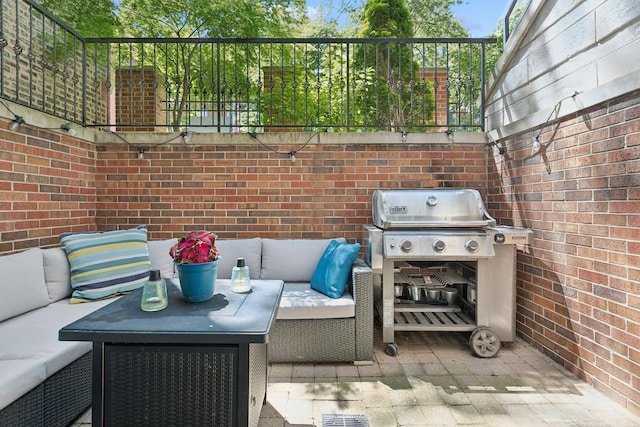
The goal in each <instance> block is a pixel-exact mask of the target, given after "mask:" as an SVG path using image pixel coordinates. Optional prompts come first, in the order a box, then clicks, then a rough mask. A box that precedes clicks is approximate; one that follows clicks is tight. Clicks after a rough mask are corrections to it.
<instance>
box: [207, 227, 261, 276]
mask: <svg viewBox="0 0 640 427" xmlns="http://www.w3.org/2000/svg"><path fill="white" fill-rule="evenodd" d="M260 241H261V239H260V238H259V237H256V238H254V239H231V240H216V248H218V252H219V253H220V260H219V261H218V278H220V279H230V278H231V269H232V268H233V267H234V266H235V265H236V260H237V259H238V258H244V261H245V264H246V265H247V266H248V267H249V275H250V277H251V278H252V279H258V278H259V277H260V266H261V256H260V254H261V252H262V244H261V242H260Z"/></svg>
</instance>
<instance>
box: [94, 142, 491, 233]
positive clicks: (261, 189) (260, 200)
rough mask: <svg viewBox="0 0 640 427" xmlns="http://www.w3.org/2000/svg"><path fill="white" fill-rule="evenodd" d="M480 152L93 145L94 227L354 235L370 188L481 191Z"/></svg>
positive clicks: (470, 148) (367, 212)
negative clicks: (141, 152) (286, 152)
mask: <svg viewBox="0 0 640 427" xmlns="http://www.w3.org/2000/svg"><path fill="white" fill-rule="evenodd" d="M486 167H487V166H486V149H485V147H484V146H482V145H460V146H452V145H451V144H428V145H420V144H393V145H392V144H372V145H367V144H364V145H348V144H329V143H323V144H320V145H318V144H316V145H308V146H307V147H305V149H304V150H302V151H300V152H298V153H297V159H296V162H295V163H292V162H291V160H290V159H289V157H288V156H282V155H278V154H275V153H271V152H269V151H268V150H266V149H264V148H263V147H261V146H259V145H258V144H250V145H204V146H203V145H200V146H195V145H194V146H191V145H183V144H176V145H164V146H160V147H156V148H154V149H152V150H149V151H148V152H146V153H145V158H144V159H143V160H139V159H137V157H136V153H135V151H134V150H133V149H132V148H130V147H127V146H126V145H122V144H119V145H105V146H99V147H98V161H97V168H96V171H97V175H96V177H97V188H98V194H97V205H96V209H97V221H98V227H99V228H100V229H112V228H116V227H121V226H123V225H128V226H135V225H138V224H141V223H142V224H148V225H149V230H150V232H151V234H152V236H153V237H154V238H165V237H173V236H179V235H181V234H183V233H184V232H185V231H189V230H192V229H196V228H207V229H210V230H214V231H216V232H217V233H218V234H219V236H220V237H221V238H245V237H255V236H262V237H273V238H321V237H334V236H345V237H346V238H348V239H349V240H350V241H354V240H357V241H360V242H362V238H363V235H364V231H363V228H362V225H363V224H367V223H371V221H372V220H371V195H372V192H373V191H374V190H375V189H377V188H417V187H432V186H440V187H441V186H452V187H474V188H478V189H480V190H483V189H484V186H485V182H486Z"/></svg>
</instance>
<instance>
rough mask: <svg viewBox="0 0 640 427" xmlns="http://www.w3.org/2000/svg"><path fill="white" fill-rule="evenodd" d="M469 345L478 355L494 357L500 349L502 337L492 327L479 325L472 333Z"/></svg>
mask: <svg viewBox="0 0 640 427" xmlns="http://www.w3.org/2000/svg"><path fill="white" fill-rule="evenodd" d="M469 346H471V350H472V351H473V354H475V355H476V356H478V357H485V358H487V357H493V356H495V355H496V354H498V350H500V337H498V334H496V331H494V330H493V329H491V328H490V327H488V326H479V327H477V328H476V329H475V330H474V331H473V332H472V333H471V336H470V337H469Z"/></svg>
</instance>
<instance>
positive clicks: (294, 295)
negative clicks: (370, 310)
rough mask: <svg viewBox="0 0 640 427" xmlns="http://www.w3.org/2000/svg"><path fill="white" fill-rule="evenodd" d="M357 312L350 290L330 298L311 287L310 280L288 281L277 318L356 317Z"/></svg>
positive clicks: (283, 291)
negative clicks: (338, 296)
mask: <svg viewBox="0 0 640 427" xmlns="http://www.w3.org/2000/svg"><path fill="white" fill-rule="evenodd" d="M355 312H356V306H355V302H354V301H353V297H352V296H351V294H350V293H349V290H347V291H345V293H344V294H343V295H342V296H341V297H340V298H329V297H328V296H326V295H324V294H322V293H320V292H318V291H314V290H313V289H311V286H310V285H309V283H308V282H302V283H301V282H288V283H285V284H284V289H283V290H282V298H281V299H280V307H279V308H278V315H277V317H276V318H277V319H340V318H348V317H355ZM309 333H310V334H312V333H313V331H309Z"/></svg>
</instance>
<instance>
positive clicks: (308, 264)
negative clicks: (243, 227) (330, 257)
mask: <svg viewBox="0 0 640 427" xmlns="http://www.w3.org/2000/svg"><path fill="white" fill-rule="evenodd" d="M332 240H337V241H339V242H340V243H344V242H345V239H344V238H337V239H291V240H288V239H262V271H261V273H260V278H261V279H264V280H269V279H280V280H284V281H285V282H310V281H311V276H312V275H313V272H314V271H315V269H316V265H318V261H319V260H320V257H321V256H322V254H323V253H324V251H325V249H326V248H327V246H328V245H329V242H331V241H332Z"/></svg>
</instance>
